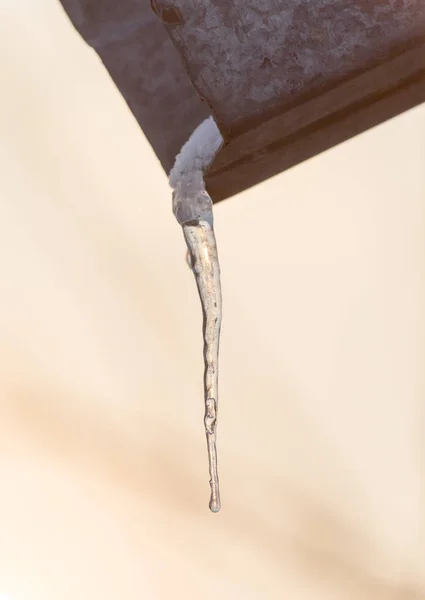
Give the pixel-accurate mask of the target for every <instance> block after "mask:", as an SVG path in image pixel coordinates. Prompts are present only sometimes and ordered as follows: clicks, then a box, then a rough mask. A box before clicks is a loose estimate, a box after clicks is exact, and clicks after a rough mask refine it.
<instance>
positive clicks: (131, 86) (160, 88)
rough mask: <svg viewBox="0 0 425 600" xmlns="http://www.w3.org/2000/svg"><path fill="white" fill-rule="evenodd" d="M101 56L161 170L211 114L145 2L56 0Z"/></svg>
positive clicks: (168, 165) (139, 0)
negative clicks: (156, 157)
mask: <svg viewBox="0 0 425 600" xmlns="http://www.w3.org/2000/svg"><path fill="white" fill-rule="evenodd" d="M61 2H62V5H63V7H64V8H65V10H66V12H67V13H68V15H69V17H70V19H71V21H72V22H73V24H74V26H75V27H76V28H77V30H78V31H79V32H80V34H81V35H82V37H83V38H84V39H85V40H86V41H87V42H88V43H89V44H90V46H92V47H93V48H94V49H95V50H96V52H97V53H98V54H99V56H100V58H101V59H102V61H103V63H104V65H105V67H106V68H107V69H108V71H109V73H110V75H111V77H112V79H113V80H114V82H115V84H116V85H117V87H118V88H119V90H120V92H121V93H122V95H123V96H124V98H125V100H126V101H127V103H128V105H129V107H130V109H131V111H132V112H133V114H134V116H135V117H136V119H137V121H138V122H139V124H140V126H141V128H142V129H143V132H144V133H145V135H146V137H147V139H148V140H149V142H150V144H151V145H152V147H153V149H154V151H155V153H156V155H157V156H158V158H159V160H160V161H161V164H162V166H163V168H164V169H165V171H166V172H167V173H168V172H169V170H170V169H171V167H172V165H173V163H174V158H175V156H176V154H177V153H178V152H179V151H180V148H181V146H182V145H183V144H184V142H185V141H186V140H187V139H188V137H189V135H190V134H191V133H192V131H193V130H194V129H195V127H196V126H197V125H198V124H199V123H200V122H201V121H202V120H203V119H205V118H207V117H208V116H209V114H210V112H209V111H208V108H207V106H206V105H205V104H203V103H202V102H201V101H200V99H199V97H198V96H197V94H196V92H195V90H194V89H193V86H192V85H191V83H190V80H189V78H188V76H187V73H186V71H185V69H184V67H183V65H182V62H181V59H180V57H179V55H178V53H177V52H176V50H175V48H174V46H173V44H172V42H171V41H170V39H169V37H168V35H167V33H166V31H165V29H164V27H163V26H162V24H161V23H160V22H159V21H158V19H157V18H156V16H155V15H154V13H153V12H152V9H151V6H150V3H149V0H120V1H118V0H61Z"/></svg>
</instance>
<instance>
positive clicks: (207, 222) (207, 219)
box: [170, 118, 223, 512]
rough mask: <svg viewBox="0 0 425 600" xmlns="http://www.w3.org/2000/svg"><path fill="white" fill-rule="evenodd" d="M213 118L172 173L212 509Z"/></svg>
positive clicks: (217, 313)
mask: <svg viewBox="0 0 425 600" xmlns="http://www.w3.org/2000/svg"><path fill="white" fill-rule="evenodd" d="M222 141H223V140H222V137H221V135H220V132H219V130H218V128H217V126H216V124H215V122H214V120H213V119H212V118H210V119H207V120H206V121H204V122H203V123H201V125H200V126H199V127H198V128H197V129H196V130H195V131H194V133H193V135H192V136H191V137H190V139H189V140H188V142H187V143H186V144H185V145H184V146H183V148H182V151H181V153H180V154H179V155H178V156H177V158H176V162H175V165H174V167H173V169H172V171H171V173H170V185H171V187H173V188H174V192H173V212H174V214H175V216H176V218H177V220H178V222H179V223H180V225H181V226H182V228H183V234H184V238H185V240H186V244H187V248H188V255H189V256H188V263H189V266H190V267H191V269H192V271H193V273H194V275H195V279H196V284H197V286H198V292H199V297H200V299H201V304H202V313H203V336H204V364H205V371H204V403H205V416H204V425H205V434H206V437H207V446H208V460H209V472H210V487H211V498H210V504H209V506H210V509H211V511H212V512H218V511H219V510H220V508H221V503H220V489H219V480H218V470H217V448H216V435H217V434H216V429H217V411H218V351H219V342H220V327H221V284H220V265H219V262H218V256H217V245H216V241H215V235H214V227H213V214H212V200H211V198H210V196H209V194H208V193H207V191H206V190H205V184H204V171H205V170H206V169H207V168H208V166H209V165H210V163H211V161H212V159H213V158H214V156H215V154H216V152H217V150H218V149H219V147H220V146H221V144H222Z"/></svg>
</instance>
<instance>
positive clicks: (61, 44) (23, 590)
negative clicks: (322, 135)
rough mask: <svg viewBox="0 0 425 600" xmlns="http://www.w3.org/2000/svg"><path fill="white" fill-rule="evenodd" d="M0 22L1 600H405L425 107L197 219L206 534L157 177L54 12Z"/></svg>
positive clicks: (185, 354) (412, 495) (412, 580)
mask: <svg viewBox="0 0 425 600" xmlns="http://www.w3.org/2000/svg"><path fill="white" fill-rule="evenodd" d="M0 13H1V15H0V70H1V90H0V244H1V252H0V275H1V277H0V308H1V310H0V355H1V356H0V394H1V402H0V480H1V488H0V597H1V599H2V600H5V599H7V600H59V599H60V600H68V599H70V600H71V599H72V600H77V599H78V600H81V599H84V600H86V599H87V600H89V599H90V600H92V599H93V600H97V599H101V600H109V599H111V600H112V599H117V598H122V599H125V600H128V599H133V598H134V599H136V598H144V599H145V598H146V599H147V600H151V599H161V600H162V599H166V598H170V597H173V598H178V599H180V598H181V599H183V598H184V599H186V598H189V599H192V598H200V597H202V598H203V599H204V600H210V599H213V598H226V599H227V598H229V599H239V598H240V599H244V600H253V599H255V600H257V599H258V600H260V599H261V600H263V599H264V600H269V599H270V600H272V599H273V600H274V599H281V598H285V599H286V598H287V599H291V600H322V599H326V600H330V599H343V600H381V599H385V600H387V599H388V600H389V599H403V600H410V599H415V600H418V599H422V598H425V517H424V502H425V491H424V489H425V488H424V473H425V466H424V462H423V449H424V443H423V439H421V417H422V415H423V413H422V409H421V407H422V404H423V397H424V391H425V390H424V382H425V378H424V370H423V365H424V364H425V335H424V334H425V310H424V301H425V202H424V199H425V198H424V196H425V169H424V164H425V107H424V106H422V107H418V108H417V109H415V110H412V111H411V112H409V113H407V114H405V115H403V116H401V117H400V118H398V119H395V120H393V121H391V122H388V123H386V124H384V125H383V126H381V127H379V128H376V129H375V130H373V131H370V132H368V133H367V134H365V135H362V136H360V137H358V138H356V139H353V140H351V141H350V142H349V143H346V144H344V145H343V146H340V147H338V148H335V149H334V150H332V151H330V152H327V153H325V154H323V155H321V156H319V157H317V158H315V159H314V160H311V161H309V162H307V163H305V164H302V165H300V166H299V167H297V168H295V169H292V170H291V171H289V172H287V173H285V174H282V175H280V176H279V177H276V178H274V179H272V180H270V181H268V182H267V183H265V184H262V185H261V186H259V187H257V188H255V189H252V190H250V191H249V192H248V193H245V194H243V195H241V196H239V197H235V198H233V199H231V200H229V201H227V202H225V203H223V204H221V205H219V206H218V207H217V209H216V230H217V237H218V242H219V245H220V248H219V249H220V256H221V263H222V273H223V290H224V310H225V313H224V320H223V335H222V352H221V363H220V367H221V397H220V415H219V419H220V422H219V452H220V455H219V459H220V475H221V485H222V500H223V509H222V512H221V513H219V514H218V515H213V514H211V513H210V512H209V511H208V506H207V504H208V493H209V491H208V473H207V457H206V447H205V446H206V445H205V439H204V433H203V423H202V417H203V400H202V370H203V366H202V340H201V310H200V306H199V302H198V297H197V292H196V288H195V283H194V280H193V278H192V275H191V273H190V272H189V270H188V268H187V266H186V264H185V260H184V256H185V250H184V242H183V238H182V235H181V231H180V229H179V227H178V226H177V224H176V222H175V221H174V217H173V216H172V213H171V199H170V191H169V189H168V185H167V181H166V178H165V176H164V173H163V172H162V170H161V168H160V166H159V164H158V162H157V161H156V158H155V156H154V154H153V152H152V151H151V149H150V147H149V145H148V144H147V142H146V140H145V139H144V137H143V134H142V133H141V132H140V130H139V129H138V127H137V125H136V122H135V121H134V119H133V117H132V115H131V114H130V112H129V110H128V109H127V107H126V105H125V103H124V101H123V99H122V98H121V97H120V95H119V93H118V92H117V90H116V89H115V88H114V86H113V84H112V83H111V81H110V79H109V77H108V75H107V73H106V72H105V71H104V69H103V68H102V65H101V64H100V62H99V60H98V58H97V56H96V55H95V54H94V52H93V51H91V50H90V49H89V48H88V47H87V46H86V45H85V44H84V43H83V41H82V40H81V39H80V38H79V36H78V35H77V34H76V33H75V31H74V30H73V29H72V27H71V25H70V23H69V22H68V20H67V18H66V16H65V14H64V13H63V11H62V9H61V7H60V5H59V3H58V2H57V1H56V0H2V1H1V3H0ZM247 405H248V406H249V410H248V409H247V408H246V406H247ZM2 594H3V595H2Z"/></svg>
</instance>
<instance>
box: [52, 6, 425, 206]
mask: <svg viewBox="0 0 425 600" xmlns="http://www.w3.org/2000/svg"><path fill="white" fill-rule="evenodd" d="M61 1H62V4H63V6H64V7H65V9H66V11H67V12H68V14H69V16H70V18H71V20H72V21H73V23H74V25H75V26H76V28H77V29H78V30H79V31H80V33H81V35H82V36H83V37H84V38H85V39H86V41H87V42H88V43H89V44H90V45H91V46H92V47H93V48H94V49H95V50H96V51H97V53H98V54H99V56H100V57H101V59H102V60H103V62H104V64H105V66H106V68H107V69H108V70H109V72H110V74H111V76H112V78H113V80H114V81H115V83H116V85H117V86H118V88H119V89H120V91H121V93H122V94H123V96H124V98H125V99H126V101H127V103H128V104H129V106H130V108H131V110H132V111H133V113H134V115H135V116H136V118H137V120H138V122H139V124H140V126H141V127H142V129H143V131H144V133H145V135H146V136H147V138H148V140H149V142H150V143H151V145H152V146H153V149H154V150H155V152H156V154H157V156H158V157H159V159H160V161H161V163H162V165H163V167H164V169H165V171H166V172H168V171H169V170H170V168H171V166H172V164H173V161H174V157H175V155H176V154H177V153H178V152H179V150H180V148H181V146H182V144H183V143H184V142H185V141H186V140H187V139H188V137H189V136H190V134H191V133H192V131H193V130H194V129H195V127H196V126H197V125H198V124H199V123H200V122H201V121H202V120H203V119H204V118H206V117H207V116H208V115H209V114H211V112H212V113H213V114H214V116H215V117H216V119H217V122H218V125H219V127H220V129H221V132H222V134H223V137H224V138H225V141H226V144H225V145H224V146H223V148H222V149H221V151H220V152H219V154H218V155H217V157H216V159H215V161H214V163H213V165H212V167H211V169H210V171H209V173H208V174H207V178H206V182H207V186H208V190H209V192H210V194H211V196H212V198H213V200H214V201H219V200H222V199H224V198H227V197H228V196H231V195H233V194H235V193H238V192H240V191H242V190H244V189H246V188H248V187H250V186H252V185H255V184H256V183H259V182H260V181H263V180H264V179H266V178H268V177H271V176H272V175H275V174H277V173H279V172H281V171H283V170H285V169H287V168H289V167H291V166H293V165H295V164H297V163H299V162H301V161H303V160H305V159H307V158H309V157H311V156H314V155H315V154H317V153H318V152H322V151H323V150H326V149H328V148H331V147H332V146H334V145H335V144H338V143H340V142H342V141H344V140H346V139H348V138H349V137H351V136H353V135H356V134H357V133H360V132H362V131H365V130H366V129H368V128H370V127H373V126H374V125H377V124H378V123H381V122H382V121H384V120H385V119H388V118H391V117H393V116H395V115H397V114H399V113H400V112H403V111H404V110H407V109H408V108H411V107H412V106H415V105H416V104H419V103H420V102H424V101H425V0H232V1H229V0H151V1H149V0H120V1H117V0H61ZM151 4H152V8H153V9H154V11H155V12H156V15H157V16H155V14H154V12H153V11H152V9H151ZM158 17H159V18H158ZM167 32H168V35H167ZM191 81H192V83H193V85H194V87H195V88H196V90H197V92H198V95H197V94H196V92H195V89H194V87H193V86H192V84H191ZM200 98H202V99H203V100H204V103H202V102H201V101H200Z"/></svg>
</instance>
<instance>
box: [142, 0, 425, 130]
mask: <svg viewBox="0 0 425 600" xmlns="http://www.w3.org/2000/svg"><path fill="white" fill-rule="evenodd" d="M152 5H153V7H154V9H155V11H156V13H157V14H158V16H159V17H160V18H161V19H162V21H163V23H164V24H165V26H166V27H167V30H168V32H169V35H170V37H171V38H172V40H173V42H174V43H175V45H176V47H177V48H178V49H179V51H180V53H181V54H182V57H183V60H184V62H185V64H186V68H187V70H188V73H189V76H190V78H191V80H192V82H193V84H194V86H195V88H196V89H197V91H198V93H199V94H200V96H201V97H203V98H204V99H205V100H206V101H207V102H208V104H209V106H210V107H211V109H212V111H213V113H214V115H215V117H216V119H217V121H218V123H219V125H220V128H221V129H222V133H224V134H225V136H226V137H227V138H230V137H232V136H234V135H235V134H236V133H239V132H241V131H245V130H247V129H248V128H249V127H251V126H252V123H253V122H262V121H264V119H265V117H266V115H267V114H273V113H275V112H276V111H277V110H278V111H282V110H283V108H284V107H286V106H289V105H291V104H292V105H293V104H295V103H299V102H300V101H302V99H303V98H305V97H306V96H308V97H312V95H314V94H318V93H320V92H321V91H322V90H323V89H325V88H329V86H331V85H337V84H338V83H340V82H341V81H342V80H344V79H347V78H348V77H351V76H353V75H354V74H355V73H358V72H359V71H364V70H367V69H370V68H373V67H374V66H376V65H377V64H379V63H381V62H385V61H387V60H389V59H390V58H391V57H392V56H394V55H397V54H399V53H400V52H401V51H403V50H405V49H408V48H409V47H411V45H412V44H414V43H415V41H416V40H418V39H420V38H421V37H422V36H424V34H425V2H424V1H423V0H232V2H229V0H203V1H202V2H200V1H199V0H152Z"/></svg>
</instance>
